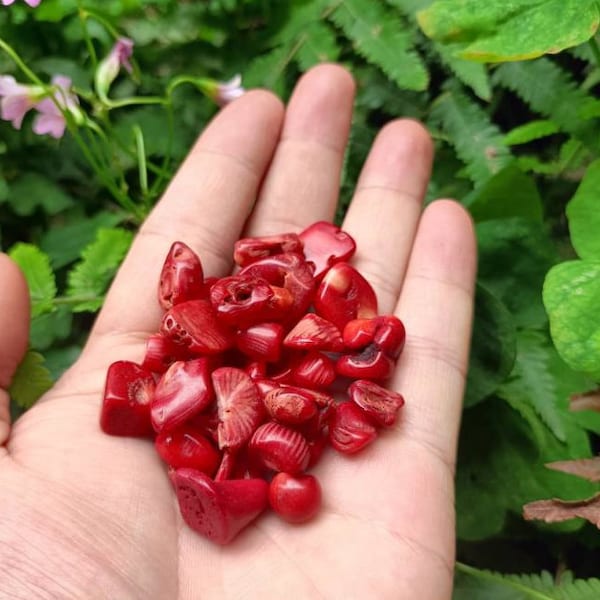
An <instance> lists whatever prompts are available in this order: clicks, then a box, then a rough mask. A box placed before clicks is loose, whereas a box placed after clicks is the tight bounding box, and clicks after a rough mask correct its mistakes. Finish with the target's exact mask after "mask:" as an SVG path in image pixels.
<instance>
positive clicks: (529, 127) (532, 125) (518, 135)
mask: <svg viewBox="0 0 600 600" xmlns="http://www.w3.org/2000/svg"><path fill="white" fill-rule="evenodd" d="M558 131H560V128H559V126H558V125H557V124H556V123H555V122H554V121H550V120H548V119H539V120H537V121H529V123H525V125H519V126H518V127H515V128H514V129H511V130H510V131H509V132H508V133H507V134H506V135H505V136H504V143H505V144H506V145H507V146H518V145H519V144H527V143H528V142H532V141H534V140H539V139H541V138H544V137H547V136H549V135H552V134H554V133H557V132H558Z"/></svg>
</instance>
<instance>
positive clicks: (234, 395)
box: [100, 222, 406, 544]
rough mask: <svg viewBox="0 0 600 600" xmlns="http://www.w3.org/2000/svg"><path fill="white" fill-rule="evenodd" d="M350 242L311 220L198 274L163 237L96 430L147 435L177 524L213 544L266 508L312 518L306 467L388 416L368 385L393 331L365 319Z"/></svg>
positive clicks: (368, 306) (368, 312) (390, 404)
mask: <svg viewBox="0 0 600 600" xmlns="http://www.w3.org/2000/svg"><path fill="white" fill-rule="evenodd" d="M355 248H356V244H355V242H354V240H353V239H352V237H351V236H350V235H348V234H347V233H346V232H344V231H342V230H341V229H339V228H338V227H336V226H335V225H332V224H330V223H325V222H319V223H315V224H313V225H311V226H309V227H307V228H306V229H305V230H304V231H302V232H301V233H300V234H296V233H283V234H280V235H273V236H264V237H260V238H245V239H242V240H239V241H238V242H237V243H236V245H235V252H234V260H235V262H236V263H237V264H238V265H239V266H240V267H241V268H240V269H239V272H237V273H236V274H230V275H228V276H226V277H214V276H208V277H205V276H204V273H203V270H202V264H201V262H200V259H199V257H198V256H197V255H196V254H195V253H194V252H193V251H192V250H191V249H190V248H189V247H188V246H186V245H185V244H183V243H181V242H176V243H175V244H173V246H172V247H171V249H170V251H169V254H168V256H167V258H166V260H165V263H164V265H163V266H162V270H161V272H160V283H159V286H158V300H159V303H160V305H161V307H162V308H163V309H165V313H164V316H163V319H162V322H161V325H160V331H159V332H157V333H155V334H152V335H150V336H149V338H148V340H147V343H146V350H145V353H144V355H143V364H142V365H141V366H140V365H138V364H136V363H132V362H128V361H117V362H116V363H114V364H113V365H111V367H110V368H109V370H108V373H107V378H106V386H105V392H104V398H103V402H102V410H101V415H100V422H101V427H102V429H103V430H104V431H106V432H107V433H111V434H113V435H131V436H143V437H154V446H155V449H156V452H157V453H158V454H159V456H160V457H161V458H162V460H163V461H164V462H165V463H166V465H167V467H168V470H169V476H170V478H171V481H172V482H173V486H174V489H175V493H176V495H177V499H178V502H179V508H180V511H181V514H182V516H183V519H184V521H185V522H186V523H187V525H188V526H189V527H190V528H192V529H193V530H194V531H196V532H198V533H199V534H201V535H203V536H205V537H206V538H208V539H209V540H212V541H213V542H215V543H217V544H228V543H230V542H231V541H233V540H234V539H235V537H236V536H237V535H239V534H240V533H241V532H242V531H243V529H244V528H245V527H247V526H248V525H250V524H251V523H252V522H253V521H254V519H256V518H257V517H258V515H260V513H261V512H262V511H264V510H265V508H266V507H267V505H268V504H270V505H271V509H272V510H273V512H275V513H276V514H277V515H278V516H279V517H281V518H282V519H283V520H284V521H287V522H289V523H302V522H304V521H307V520H309V519H311V518H313V517H314V516H315V515H316V513H317V512H318V510H319V507H320V504H321V486H320V483H319V481H318V480H317V479H316V478H315V477H314V476H313V475H311V474H309V473H306V471H307V470H309V469H312V468H313V467H314V466H315V465H317V464H318V462H319V460H321V456H322V455H323V453H324V452H325V451H326V449H327V447H328V446H332V447H333V448H334V449H336V450H337V451H339V452H341V453H343V454H355V453H357V452H360V451H361V450H362V449H363V448H365V447H366V446H368V445H369V444H371V443H372V442H373V441H374V440H375V439H376V438H377V435H378V432H379V430H380V428H382V427H385V428H391V427H392V426H393V425H394V424H395V423H396V422H397V420H398V414H399V411H400V409H401V407H402V405H403V404H404V398H403V397H402V395H401V394H399V393H397V392H395V391H392V390H388V389H386V388H384V387H382V386H381V385H379V383H378V382H380V381H381V380H383V379H386V378H388V377H389V376H390V375H391V374H392V372H393V369H394V365H395V363H396V360H397V359H398V357H399V355H400V353H401V352H402V349H403V347H404V343H405V338H406V332H405V330H404V325H403V324H402V322H401V321H400V320H399V319H398V318H397V317H395V316H393V315H377V298H376V295H375V292H374V290H373V289H372V287H371V286H370V285H369V283H368V282H367V280H366V279H365V278H364V277H363V276H362V275H361V274H360V273H359V272H358V271H357V270H356V269H355V268H354V267H352V266H351V265H350V264H349V263H348V261H349V260H350V259H351V257H352V255H353V254H354V252H355ZM344 394H345V399H344V400H342V401H340V400H339V399H338V398H340V397H342V395H344ZM269 482H270V483H269Z"/></svg>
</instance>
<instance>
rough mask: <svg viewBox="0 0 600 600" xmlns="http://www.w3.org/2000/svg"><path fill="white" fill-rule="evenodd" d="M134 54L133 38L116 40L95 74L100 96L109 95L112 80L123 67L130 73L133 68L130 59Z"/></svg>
mask: <svg viewBox="0 0 600 600" xmlns="http://www.w3.org/2000/svg"><path fill="white" fill-rule="evenodd" d="M132 54H133V40H130V39H129V38H125V37H121V38H119V39H118V40H117V41H116V42H115V45H114V46H113V47H112V50H111V51H110V52H109V54H108V56H107V57H106V58H105V59H104V60H102V61H101V62H100V64H99V65H98V69H97V70H96V75H95V82H96V91H97V92H98V95H99V96H100V98H106V97H107V96H108V90H109V89H110V86H111V84H112V82H113V81H114V80H115V79H116V78H117V75H118V74H119V71H120V70H121V67H123V68H124V69H125V70H126V71H127V72H128V73H131V71H132V70H133V69H132V66H131V62H130V61H129V59H130V58H131V55H132Z"/></svg>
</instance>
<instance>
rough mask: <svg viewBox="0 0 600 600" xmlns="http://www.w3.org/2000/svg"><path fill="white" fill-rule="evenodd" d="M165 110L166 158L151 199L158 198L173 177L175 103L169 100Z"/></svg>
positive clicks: (152, 189) (153, 186) (154, 185)
mask: <svg viewBox="0 0 600 600" xmlns="http://www.w3.org/2000/svg"><path fill="white" fill-rule="evenodd" d="M165 110H166V112H167V143H166V148H165V156H164V159H163V162H162V166H161V171H162V172H161V173H160V174H159V176H158V177H157V178H156V179H155V180H154V183H153V184H152V188H151V189H150V197H151V198H155V197H156V196H158V194H159V191H160V188H161V186H162V184H163V182H164V181H165V180H167V179H170V178H171V176H172V173H171V170H170V167H171V161H172V159H173V140H174V138H175V125H174V121H175V118H174V115H173V103H172V101H171V99H169V103H168V104H166V105H165Z"/></svg>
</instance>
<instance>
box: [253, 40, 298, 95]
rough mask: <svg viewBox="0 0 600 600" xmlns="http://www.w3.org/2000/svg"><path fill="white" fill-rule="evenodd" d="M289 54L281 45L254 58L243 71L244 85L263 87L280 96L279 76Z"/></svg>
mask: <svg viewBox="0 0 600 600" xmlns="http://www.w3.org/2000/svg"><path fill="white" fill-rule="evenodd" d="M289 54H290V50H289V48H288V47H287V46H286V45H282V46H278V47H276V48H273V49H272V50H270V51H269V52H267V53H265V54H261V55H260V56H254V57H253V58H252V60H251V61H249V63H248V66H247V68H246V69H245V70H244V85H247V86H248V87H264V88H267V89H270V90H273V91H274V92H275V93H276V94H278V95H282V94H283V82H282V77H281V76H282V74H283V72H284V70H285V68H286V66H287V64H288V62H289Z"/></svg>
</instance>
